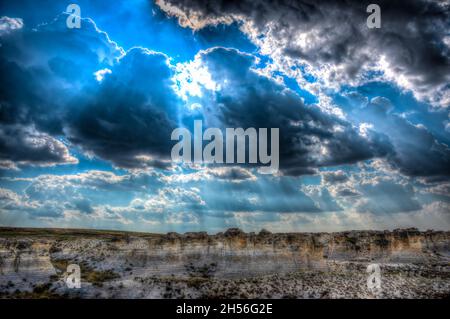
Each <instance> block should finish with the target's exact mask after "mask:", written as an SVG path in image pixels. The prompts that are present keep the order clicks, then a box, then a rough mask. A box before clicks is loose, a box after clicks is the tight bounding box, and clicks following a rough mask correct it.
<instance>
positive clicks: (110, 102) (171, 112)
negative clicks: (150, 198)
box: [67, 48, 179, 168]
mask: <svg viewBox="0 0 450 319" xmlns="http://www.w3.org/2000/svg"><path fill="white" fill-rule="evenodd" d="M111 71H112V73H111V74H108V75H106V76H105V78H104V80H103V81H102V82H101V83H100V84H99V85H98V84H96V85H95V86H94V87H93V88H90V89H89V90H87V94H86V95H85V96H82V97H81V98H80V99H79V100H77V101H75V102H74V103H76V104H77V105H76V106H73V107H72V108H71V111H70V112H69V116H68V119H67V123H68V125H67V132H68V138H69V140H70V141H72V142H73V143H75V144H78V145H80V146H81V147H82V148H83V149H84V150H86V151H91V152H93V153H94V154H96V155H98V156H100V157H101V158H103V159H107V160H110V161H112V162H113V163H114V164H116V165H118V166H120V167H127V168H133V167H142V166H143V165H146V164H149V163H150V165H149V166H157V167H164V166H165V164H164V162H162V161H160V160H159V159H162V160H163V159H166V160H167V159H169V156H170V149H171V145H172V144H173V143H172V141H171V140H170V135H171V132H172V130H173V129H174V128H175V127H176V126H177V122H176V115H177V109H176V107H177V103H178V102H179V101H178V97H176V96H175V93H174V91H173V89H172V87H171V85H172V82H171V79H170V78H171V76H172V71H171V69H170V68H169V66H168V63H167V57H166V56H165V55H163V54H160V53H154V52H150V51H148V50H145V49H140V48H135V49H132V50H130V51H129V52H127V54H126V55H125V56H124V57H123V58H121V59H120V61H119V63H118V64H117V65H115V66H114V67H113V68H111ZM145 155H149V156H151V157H150V158H148V159H146V158H145V157H142V156H145ZM166 165H167V164H166Z"/></svg>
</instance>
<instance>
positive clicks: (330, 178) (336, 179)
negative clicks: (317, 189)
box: [322, 171, 348, 184]
mask: <svg viewBox="0 0 450 319" xmlns="http://www.w3.org/2000/svg"><path fill="white" fill-rule="evenodd" d="M322 178H323V180H324V182H325V183H329V184H337V183H343V182H346V181H348V176H347V175H346V174H345V173H344V172H343V171H336V172H325V173H323V175H322Z"/></svg>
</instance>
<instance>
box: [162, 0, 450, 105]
mask: <svg viewBox="0 0 450 319" xmlns="http://www.w3.org/2000/svg"><path fill="white" fill-rule="evenodd" d="M372 2H373V1H359V0H349V1H335V0H325V1H314V0H299V1H290V0H281V1H276V2H273V1H263V0H260V1H258V0H257V1H254V0H249V1H207V0H159V1H157V3H158V4H159V6H160V7H161V8H162V9H163V10H165V11H166V12H168V13H169V14H171V15H174V16H177V17H178V18H179V21H180V23H181V24H182V25H184V26H189V27H192V28H202V27H203V26H205V25H208V24H217V23H229V22H230V21H245V22H249V25H250V27H251V29H252V31H247V32H254V33H256V34H253V37H254V38H255V37H258V36H261V38H263V37H265V36H269V37H270V38H271V41H273V42H272V44H271V45H272V46H280V48H281V49H283V50H284V54H286V55H289V56H291V57H293V58H296V59H301V60H305V61H308V62H309V63H310V64H311V65H314V66H316V67H321V66H322V65H323V64H324V63H330V64H332V65H335V66H338V67H340V71H339V72H340V73H338V74H332V75H331V78H332V79H333V80H336V81H338V82H339V83H342V82H343V81H346V80H354V78H355V77H356V76H358V75H361V74H360V73H361V72H360V71H361V70H364V68H365V67H367V66H369V65H370V64H371V63H372V64H373V63H377V62H379V60H380V57H381V56H384V57H385V58H386V60H387V62H388V63H389V64H390V65H391V68H392V72H393V74H394V75H395V78H394V79H393V80H394V81H396V80H397V79H399V77H398V75H403V76H404V77H405V78H407V79H408V81H409V84H408V85H407V88H412V89H413V90H415V93H417V94H419V95H421V94H422V95H427V97H428V99H429V100H431V102H436V103H438V104H439V103H440V104H441V106H448V94H449V88H448V86H447V83H448V82H449V81H450V47H449V41H450V40H449V38H448V27H449V21H450V10H449V8H450V5H449V3H448V2H445V1H428V0H422V1H420V0H418V1H409V0H402V1H390V0H380V1H377V2H376V3H377V4H378V5H379V6H380V7H381V17H382V20H381V21H382V22H381V29H368V28H367V26H366V19H367V17H368V15H369V14H368V13H366V8H367V6H368V5H369V4H370V3H372ZM302 33H303V34H306V35H308V36H311V38H309V40H308V41H303V40H301V39H300V37H299V36H300V35H301V34H302ZM274 50H275V48H274ZM398 83H400V82H398ZM442 103H444V104H447V105H442Z"/></svg>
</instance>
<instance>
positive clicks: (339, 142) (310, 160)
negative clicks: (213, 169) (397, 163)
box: [200, 48, 391, 175]
mask: <svg viewBox="0 0 450 319" xmlns="http://www.w3.org/2000/svg"><path fill="white" fill-rule="evenodd" d="M200 58H201V60H202V62H203V63H204V65H206V66H207V67H208V70H209V72H210V73H211V77H212V80H213V81H214V82H216V83H218V84H219V85H220V89H219V90H217V91H216V92H212V93H210V95H209V96H208V97H205V99H204V101H202V102H204V103H205V105H206V110H207V111H206V112H205V117H207V118H208V119H209V120H210V122H213V123H214V122H217V120H218V121H219V123H220V125H222V126H224V127H243V128H248V127H255V128H260V127H267V128H279V129H280V147H279V148H280V168H281V170H282V171H283V173H284V174H286V175H301V174H308V173H309V174H311V173H313V172H315V169H316V168H318V167H321V166H329V165H339V164H351V163H356V162H358V161H362V160H366V159H370V158H373V157H379V156H385V155H386V154H388V153H389V152H391V146H390V144H389V140H388V139H387V138H386V137H385V136H382V135H380V134H375V133H373V132H369V134H368V135H367V136H366V137H363V136H361V135H359V133H358V132H357V131H356V130H355V129H354V128H353V127H352V125H351V124H350V123H348V122H346V121H344V120H342V119H339V118H337V117H336V116H334V115H330V114H327V113H324V112H323V111H321V109H320V108H318V107H316V106H314V105H305V104H304V103H303V102H302V100H301V98H300V97H299V96H298V95H297V94H296V93H295V92H293V91H291V90H288V89H286V87H285V86H283V85H281V84H278V83H277V82H275V81H274V80H272V79H270V78H268V77H265V76H263V75H260V74H258V73H257V72H255V71H254V70H252V66H253V63H254V58H253V57H252V56H251V55H247V54H244V53H240V52H238V51H236V50H233V49H224V48H215V49H210V50H208V51H206V52H203V53H202V54H201V56H200Z"/></svg>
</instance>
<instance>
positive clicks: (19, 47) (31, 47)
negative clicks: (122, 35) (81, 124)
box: [0, 15, 121, 166]
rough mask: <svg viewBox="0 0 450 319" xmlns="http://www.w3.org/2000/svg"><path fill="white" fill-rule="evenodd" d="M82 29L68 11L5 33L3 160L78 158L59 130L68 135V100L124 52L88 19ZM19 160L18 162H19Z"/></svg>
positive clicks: (0, 101) (0, 116)
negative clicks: (68, 20) (71, 24)
mask: <svg viewBox="0 0 450 319" xmlns="http://www.w3.org/2000/svg"><path fill="white" fill-rule="evenodd" d="M82 24H83V27H84V28H82V29H80V30H79V32H74V30H70V29H68V28H67V27H66V25H65V15H61V16H58V17H57V18H56V19H55V20H53V21H52V22H50V23H48V24H41V25H40V26H38V27H37V28H35V29H30V28H25V27H24V28H17V29H14V30H11V31H10V32H7V33H5V34H2V35H1V37H0V44H1V46H0V82H1V83H2V84H1V86H0V130H1V137H0V139H1V142H0V143H1V156H0V160H4V161H12V162H17V163H19V164H33V165H52V164H60V163H76V160H75V159H74V158H73V157H71V156H70V155H69V154H68V150H67V148H66V146H65V145H64V144H63V143H61V142H60V141H58V140H57V139H56V138H55V136H61V135H63V127H64V121H63V120H62V118H63V116H64V114H65V112H66V106H67V102H68V101H69V100H70V99H71V98H73V97H74V96H75V95H76V94H78V93H79V91H80V88H81V86H82V83H86V82H89V80H90V79H91V81H94V79H93V75H92V73H93V72H94V71H96V70H97V69H98V68H99V67H101V66H105V65H109V64H110V63H112V62H113V60H114V59H115V58H116V57H118V56H119V55H120V53H121V51H120V50H119V48H118V47H117V46H116V45H115V44H114V43H112V42H110V41H109V39H108V38H107V36H106V34H104V33H101V32H100V31H98V30H97V29H96V27H95V25H94V23H93V22H92V21H90V20H87V19H83V22H82ZM13 166H14V165H13Z"/></svg>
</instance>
